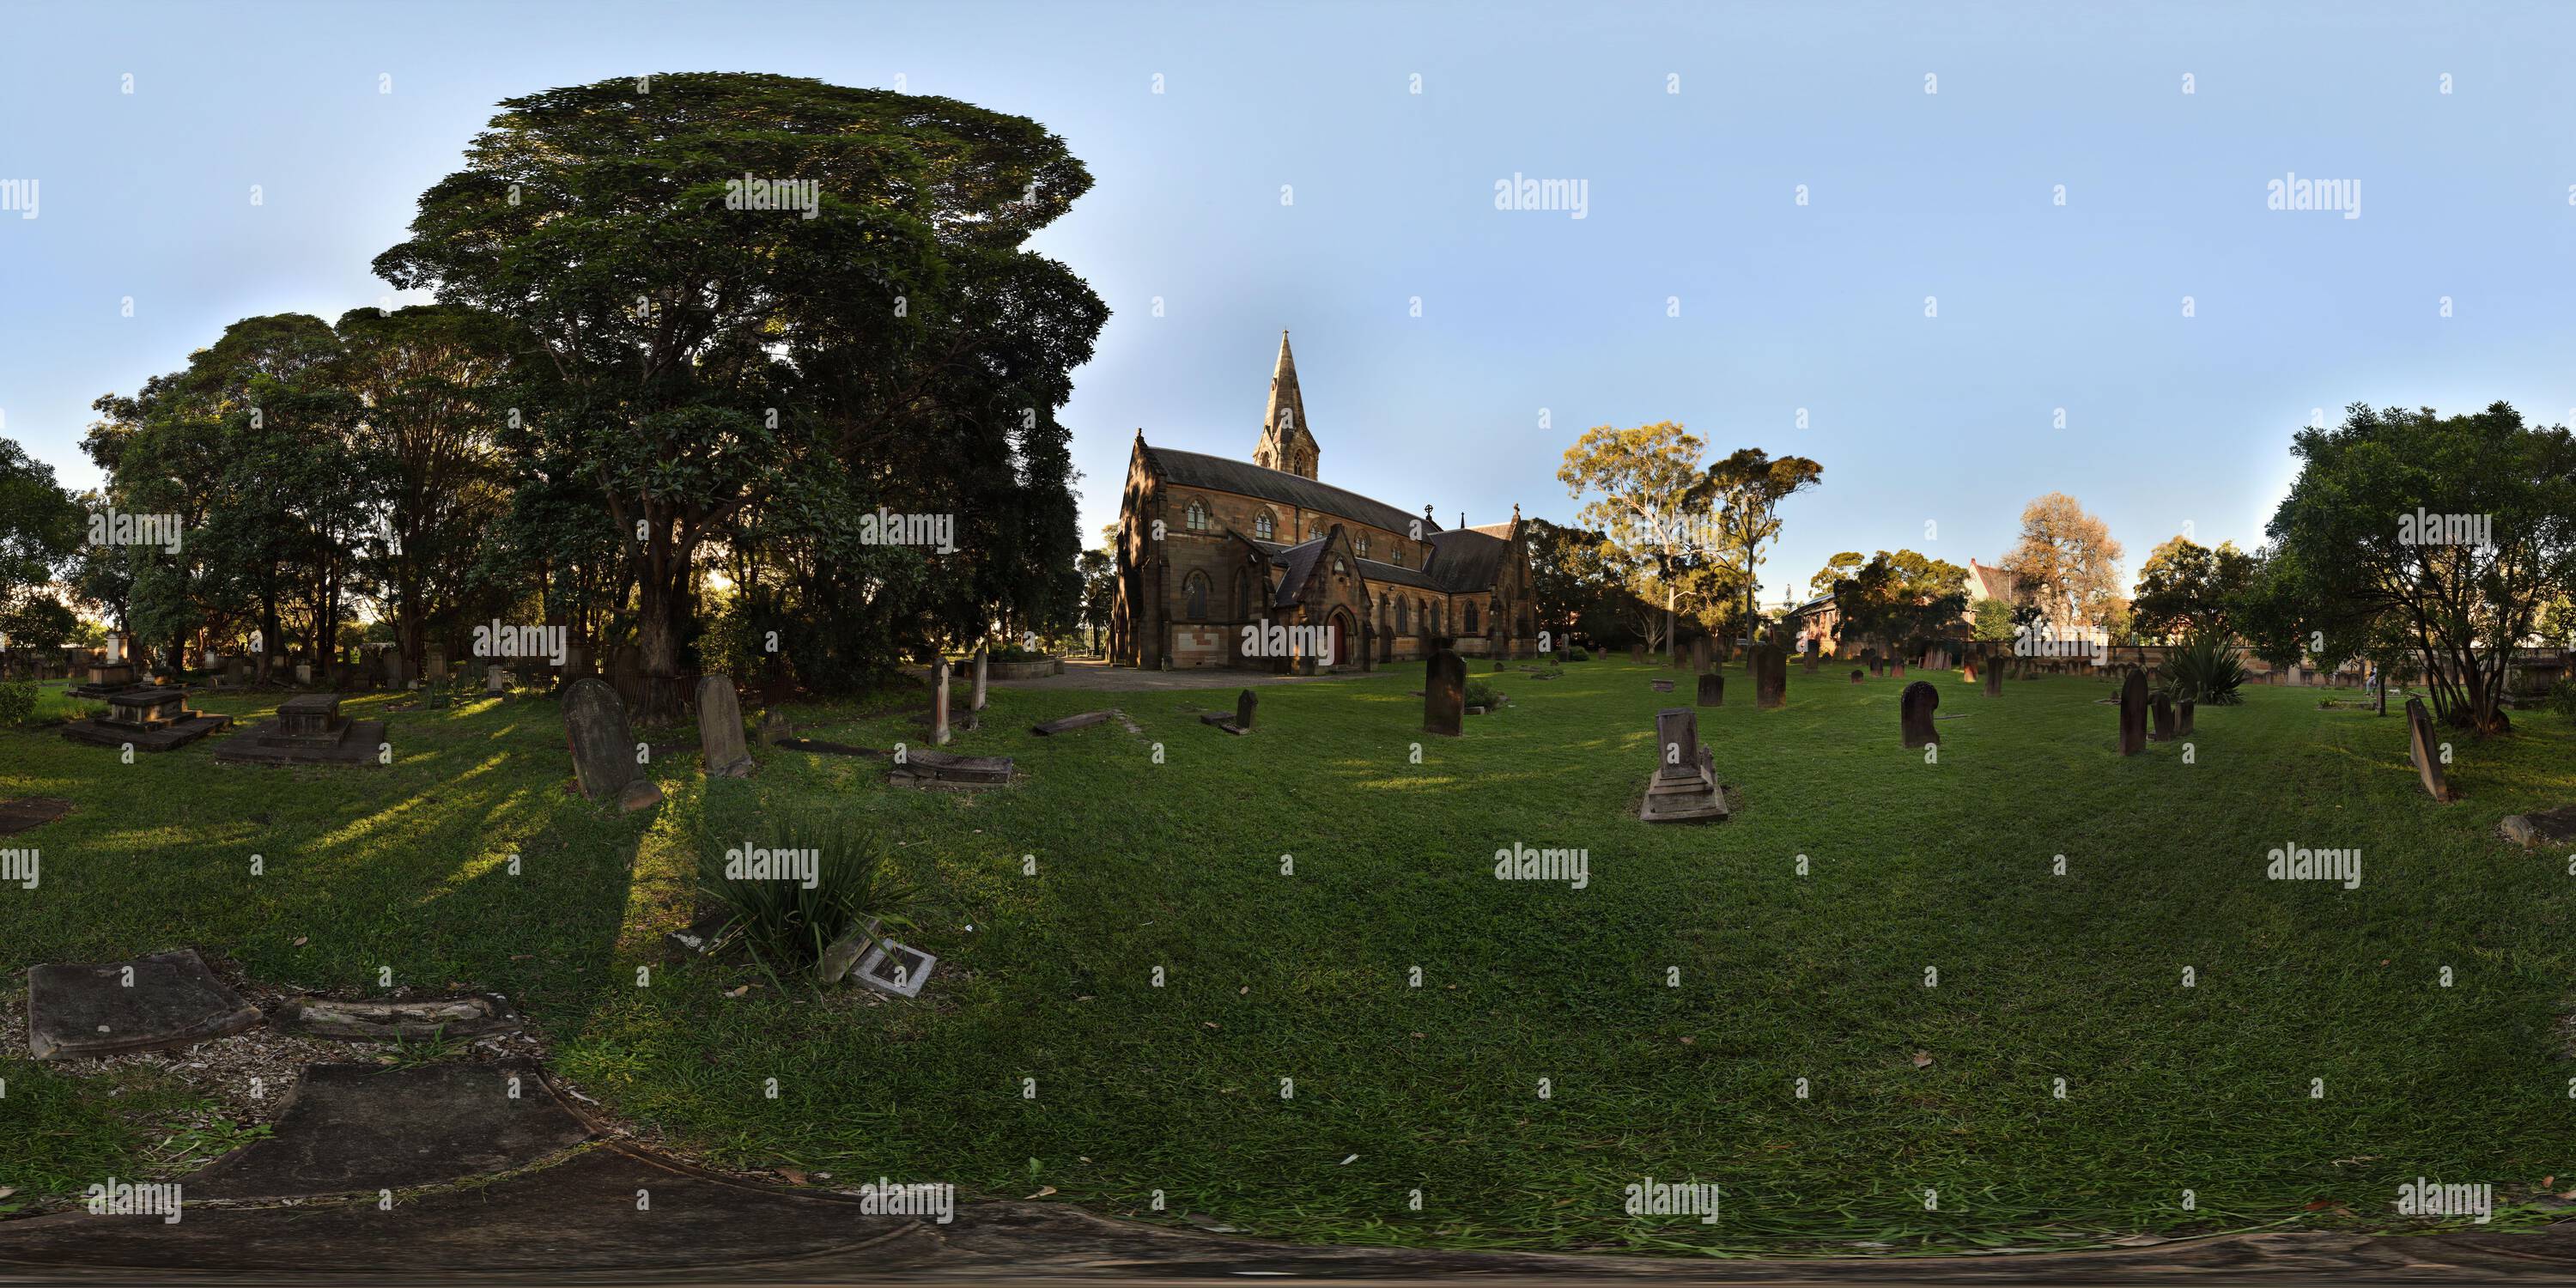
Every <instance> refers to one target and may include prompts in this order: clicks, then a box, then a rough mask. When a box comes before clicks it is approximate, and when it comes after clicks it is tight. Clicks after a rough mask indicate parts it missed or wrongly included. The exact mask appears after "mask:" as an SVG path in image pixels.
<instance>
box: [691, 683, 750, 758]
mask: <svg viewBox="0 0 2576 1288" xmlns="http://www.w3.org/2000/svg"><path fill="white" fill-rule="evenodd" d="M698 758H699V762H700V768H701V769H702V770H703V771H704V772H705V773H706V774H707V776H708V777H710V778H748V777H750V776H751V769H752V760H751V749H750V748H749V747H746V746H744V745H743V744H742V699H741V697H740V695H738V694H736V693H735V692H734V691H733V677H732V676H730V675H725V674H722V673H718V674H715V675H710V676H706V677H704V678H702V679H700V680H699V681H698Z"/></svg>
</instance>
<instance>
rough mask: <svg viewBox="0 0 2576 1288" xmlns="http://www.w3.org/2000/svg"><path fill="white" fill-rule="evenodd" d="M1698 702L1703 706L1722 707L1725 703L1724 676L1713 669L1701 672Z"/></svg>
mask: <svg viewBox="0 0 2576 1288" xmlns="http://www.w3.org/2000/svg"><path fill="white" fill-rule="evenodd" d="M1699 704H1700V705H1701V706H1703V707H1722V706H1725V705H1726V677H1725V676H1723V675H1720V674H1718V673H1717V672H1715V671H1708V672H1703V673H1702V674H1701V675H1700V677H1699Z"/></svg>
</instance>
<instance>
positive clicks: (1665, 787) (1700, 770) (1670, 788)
mask: <svg viewBox="0 0 2576 1288" xmlns="http://www.w3.org/2000/svg"><path fill="white" fill-rule="evenodd" d="M1637 817H1638V819H1639V820H1640V821H1642V822H1647V823H1681V822H1696V821H1701V820H1705V819H1723V818H1725V817H1726V793H1725V792H1724V791H1722V790H1721V789H1720V788H1719V787H1718V785H1717V763H1716V760H1715V758H1714V757H1712V756H1711V755H1710V754H1709V750H1708V748H1706V747H1704V746H1701V745H1700V741H1699V716H1698V715H1697V714H1695V713H1693V712H1692V711H1691V709H1690V708H1688V707H1666V708H1664V709H1663V710H1661V711H1658V712H1656V713H1655V772H1654V773H1652V774H1649V775H1647V777H1646V799H1645V802H1644V803H1643V804H1642V805H1640V806H1639V807H1638V810H1637Z"/></svg>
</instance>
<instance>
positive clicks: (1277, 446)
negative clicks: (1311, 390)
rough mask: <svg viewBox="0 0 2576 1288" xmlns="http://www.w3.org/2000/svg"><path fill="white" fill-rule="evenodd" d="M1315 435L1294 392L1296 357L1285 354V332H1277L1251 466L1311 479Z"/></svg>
mask: <svg viewBox="0 0 2576 1288" xmlns="http://www.w3.org/2000/svg"><path fill="white" fill-rule="evenodd" d="M1320 454H1321V453H1320V451H1319V449H1318V448H1317V447H1316V446H1315V436H1314V435H1313V434H1311V433H1309V432H1307V429H1306V398H1305V395H1304V394H1302V393H1300V392H1298V389H1297V356H1296V355H1295V354H1293V353H1291V352H1289V351H1288V333H1287V332H1286V331H1281V332H1280V333H1279V362H1278V365H1277V366H1275V367H1273V368H1272V369H1271V372H1270V406H1269V407H1268V409H1266V410H1264V411H1263V412H1262V414H1261V443H1260V445H1259V446H1257V447H1255V448H1253V450H1252V463H1253V464H1255V465H1259V466H1262V467H1264V468H1267V469H1274V470H1278V471H1281V472H1282V473H1287V474H1296V475H1301V476H1303V477H1306V478H1310V479H1311V478H1314V477H1315V476H1316V475H1315V459H1316V457H1317V456H1318V455H1320Z"/></svg>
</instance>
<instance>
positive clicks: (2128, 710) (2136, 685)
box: [2120, 671, 2147, 756]
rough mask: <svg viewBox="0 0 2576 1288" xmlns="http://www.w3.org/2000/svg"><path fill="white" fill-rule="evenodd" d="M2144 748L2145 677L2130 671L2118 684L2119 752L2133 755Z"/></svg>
mask: <svg viewBox="0 0 2576 1288" xmlns="http://www.w3.org/2000/svg"><path fill="white" fill-rule="evenodd" d="M2146 749H2147V677H2146V673H2145V672H2143V671H2131V672H2129V678H2128V679H2127V680H2125V681H2122V682H2121V684H2120V754H2121V755H2123V756H2134V755H2137V754H2138V753H2139V752H2141V751H2144V750H2146Z"/></svg>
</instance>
